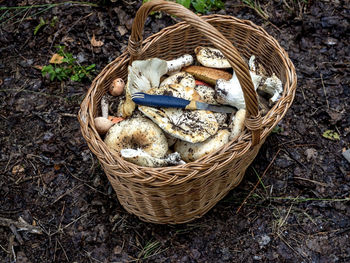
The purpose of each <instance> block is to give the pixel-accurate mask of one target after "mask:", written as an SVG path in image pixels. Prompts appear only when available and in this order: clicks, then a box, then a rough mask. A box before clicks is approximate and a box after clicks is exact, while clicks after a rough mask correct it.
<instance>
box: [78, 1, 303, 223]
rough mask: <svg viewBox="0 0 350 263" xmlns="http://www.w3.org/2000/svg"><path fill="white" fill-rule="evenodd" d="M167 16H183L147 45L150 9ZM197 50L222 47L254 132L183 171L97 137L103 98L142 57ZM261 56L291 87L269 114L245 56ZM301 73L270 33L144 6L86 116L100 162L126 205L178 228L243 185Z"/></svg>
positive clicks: (95, 88) (90, 96)
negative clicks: (129, 155)
mask: <svg viewBox="0 0 350 263" xmlns="http://www.w3.org/2000/svg"><path fill="white" fill-rule="evenodd" d="M154 11H165V12H166V13H168V14H172V15H175V16H177V17H180V18H181V19H183V22H180V23H177V24H176V25H174V26H170V27H167V28H165V29H163V30H161V31H160V32H158V33H157V34H154V35H152V36H150V37H149V38H147V39H146V40H144V41H143V40H142V31H143V25H144V22H145V20H146V18H147V16H148V14H149V13H150V12H154ZM197 46H213V47H216V48H218V49H220V50H221V51H222V52H223V53H224V55H225V56H226V58H228V60H229V61H230V64H231V66H232V67H233V69H234V70H235V72H236V74H237V77H238V79H239V80H240V83H241V86H242V89H243V92H244V97H245V101H246V110H247V115H246V122H245V125H246V129H245V130H244V131H243V132H242V134H241V135H240V136H239V137H238V138H237V139H236V140H234V141H231V142H229V143H228V144H226V145H225V146H224V147H222V148H220V149H219V150H217V151H215V152H212V153H210V154H208V155H206V156H204V157H203V158H201V159H199V160H197V161H195V162H191V163H187V164H184V165H179V166H172V167H162V168H149V167H140V166H137V165H134V164H132V163H129V162H126V161H125V160H124V159H122V158H121V156H120V155H119V153H117V152H114V151H111V150H109V149H108V148H107V147H106V145H105V144H104V142H103V140H102V139H101V137H100V135H99V134H98V133H97V131H96V129H95V126H94V118H95V117H96V116H97V113H98V105H99V103H100V100H101V97H102V96H103V95H104V94H105V93H106V92H107V91H108V88H109V85H110V84H111V82H112V81H113V79H115V78H119V77H120V78H123V79H124V80H125V81H126V79H127V73H128V72H127V67H128V65H129V63H131V62H132V61H133V60H135V59H148V58H152V57H158V58H160V59H164V60H171V59H174V58H176V57H179V56H181V55H183V54H192V55H194V49H195V47H197ZM252 55H255V56H256V57H257V58H258V59H259V62H261V63H262V64H263V66H264V67H265V69H266V70H267V72H268V73H269V74H271V73H272V72H273V73H275V74H276V75H277V77H279V78H280V79H281V80H282V82H283V85H284V92H283V95H282V98H281V99H280V100H279V101H278V102H277V103H276V104H275V105H274V106H273V108H272V109H271V110H270V111H269V112H268V113H267V114H266V115H264V116H262V117H261V116H260V114H259V111H258V103H257V95H256V93H255V91H254V88H253V84H252V82H251V79H250V76H249V70H248V67H247V65H246V63H245V62H244V60H243V58H245V59H249V57H250V56H252ZM296 83H297V78H296V73H295V69H294V66H293V64H292V62H291V61H290V59H289V58H288V55H287V53H286V52H285V51H284V50H283V49H282V48H281V47H280V45H279V44H278V42H277V41H276V40H275V39H274V38H272V37H271V36H269V35H268V34H267V33H266V31H265V30H264V29H262V28H261V27H259V26H256V25H255V24H253V23H252V22H250V21H246V20H240V19H237V18H234V17H232V16H223V15H210V16H202V17H198V16H196V15H195V14H193V13H192V12H191V11H189V10H188V9H186V8H184V7H182V6H181V5H178V4H175V3H172V2H165V1H162V0H154V1H151V2H148V3H147V4H144V5H142V7H141V8H140V9H139V10H138V12H137V14H136V17H135V19H134V23H133V28H132V33H131V36H130V40H129V47H128V51H126V52H124V53H123V54H122V55H121V56H119V57H118V58H117V59H115V60H114V61H113V62H111V63H110V64H109V65H107V66H106V67H105V68H104V69H103V70H102V72H101V73H100V74H99V75H98V76H97V77H96V78H95V80H94V81H93V83H92V85H91V87H90V89H89V91H88V92H87V95H86V97H85V99H84V101H83V102H82V104H81V109H80V112H79V122H80V125H81V131H82V134H83V136H84V138H85V140H86V141H87V143H88V146H89V148H90V149H91V151H92V152H93V153H94V154H95V155H96V156H97V158H98V159H99V161H100V163H101V165H102V167H103V169H104V171H105V173H106V175H107V177H108V179H109V181H110V183H111V185H112V186H113V188H114V190H115V191H116V193H117V197H118V200H119V202H120V203H121V204H122V206H123V207H124V208H125V209H126V210H127V211H128V212H130V213H133V214H135V215H137V216H138V217H140V218H141V219H142V220H144V221H148V222H153V223H167V224H178V223H185V222H188V221H191V220H193V219H195V218H198V217H201V216H202V215H204V214H205V213H206V212H207V211H208V210H210V209H211V208H212V207H213V206H214V205H215V204H216V203H217V202H218V201H219V200H221V199H222V198H223V197H224V196H225V195H226V194H227V193H228V192H229V191H230V190H231V189H233V188H234V187H236V186H237V185H238V184H239V183H240V182H241V180H242V178H243V176H244V173H245V170H246V169H247V167H248V166H249V165H250V164H251V162H252V161H253V160H254V158H255V156H256V155H257V153H258V151H259V149H260V147H261V145H262V144H263V143H264V141H265V139H266V137H267V136H268V135H269V133H270V132H271V130H272V129H273V128H274V127H275V126H276V125H277V123H278V122H279V121H280V120H281V119H282V117H283V116H284V115H285V113H286V112H287V110H288V108H289V107H290V105H291V103H292V101H293V99H294V95H295V89H296Z"/></svg>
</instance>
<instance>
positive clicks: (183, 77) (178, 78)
mask: <svg viewBox="0 0 350 263" xmlns="http://www.w3.org/2000/svg"><path fill="white" fill-rule="evenodd" d="M169 84H180V85H182V86H184V87H190V88H194V87H195V86H196V80H195V79H194V77H193V76H192V75H191V74H190V73H187V72H184V71H180V72H177V73H175V74H172V75H170V76H169V77H167V78H166V79H165V80H163V81H162V83H160V87H162V86H166V85H169Z"/></svg>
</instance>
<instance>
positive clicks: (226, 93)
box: [215, 56, 283, 109]
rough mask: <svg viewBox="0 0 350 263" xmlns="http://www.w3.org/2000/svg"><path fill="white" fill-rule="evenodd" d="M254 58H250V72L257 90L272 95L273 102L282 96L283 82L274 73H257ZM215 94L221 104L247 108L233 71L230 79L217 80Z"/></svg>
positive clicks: (271, 100) (271, 101)
mask: <svg viewBox="0 0 350 263" xmlns="http://www.w3.org/2000/svg"><path fill="white" fill-rule="evenodd" d="M254 60H255V57H254V56H252V57H251V58H250V60H249V66H250V68H251V71H250V72H249V73H250V77H251V79H252V82H253V85H254V88H255V90H257V89H258V90H261V91H263V92H265V93H267V94H269V95H271V96H272V97H271V98H270V104H272V103H274V102H276V101H277V100H278V99H279V98H280V93H281V92H282V91H283V87H282V82H281V80H280V79H279V78H277V77H276V75H275V74H274V73H273V74H272V76H271V77H266V76H262V75H259V74H256V67H255V64H254V63H255V62H254ZM260 71H262V70H260ZM215 96H216V100H217V101H218V102H219V103H221V104H228V105H231V106H234V107H236V108H237V109H244V108H245V102H244V95H243V91H242V88H241V84H240V83H239V80H238V78H237V75H236V73H235V72H233V74H232V78H231V79H230V80H225V79H219V80H217V81H216V85H215Z"/></svg>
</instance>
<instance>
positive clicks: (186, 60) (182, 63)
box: [167, 54, 193, 73]
mask: <svg viewBox="0 0 350 263" xmlns="http://www.w3.org/2000/svg"><path fill="white" fill-rule="evenodd" d="M192 63H193V57H192V56H191V55H189V54H185V55H183V56H181V57H178V58H176V59H173V60H170V61H167V69H168V71H167V73H171V72H174V71H177V70H180V69H182V68H183V67H186V66H189V65H191V64H192Z"/></svg>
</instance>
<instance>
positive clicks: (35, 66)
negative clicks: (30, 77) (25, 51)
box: [33, 65, 43, 70]
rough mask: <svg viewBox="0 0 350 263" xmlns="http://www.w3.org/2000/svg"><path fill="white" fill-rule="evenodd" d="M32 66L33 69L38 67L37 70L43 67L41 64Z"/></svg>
mask: <svg viewBox="0 0 350 263" xmlns="http://www.w3.org/2000/svg"><path fill="white" fill-rule="evenodd" d="M33 68H35V69H38V70H42V69H43V66H40V65H34V66H33Z"/></svg>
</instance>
